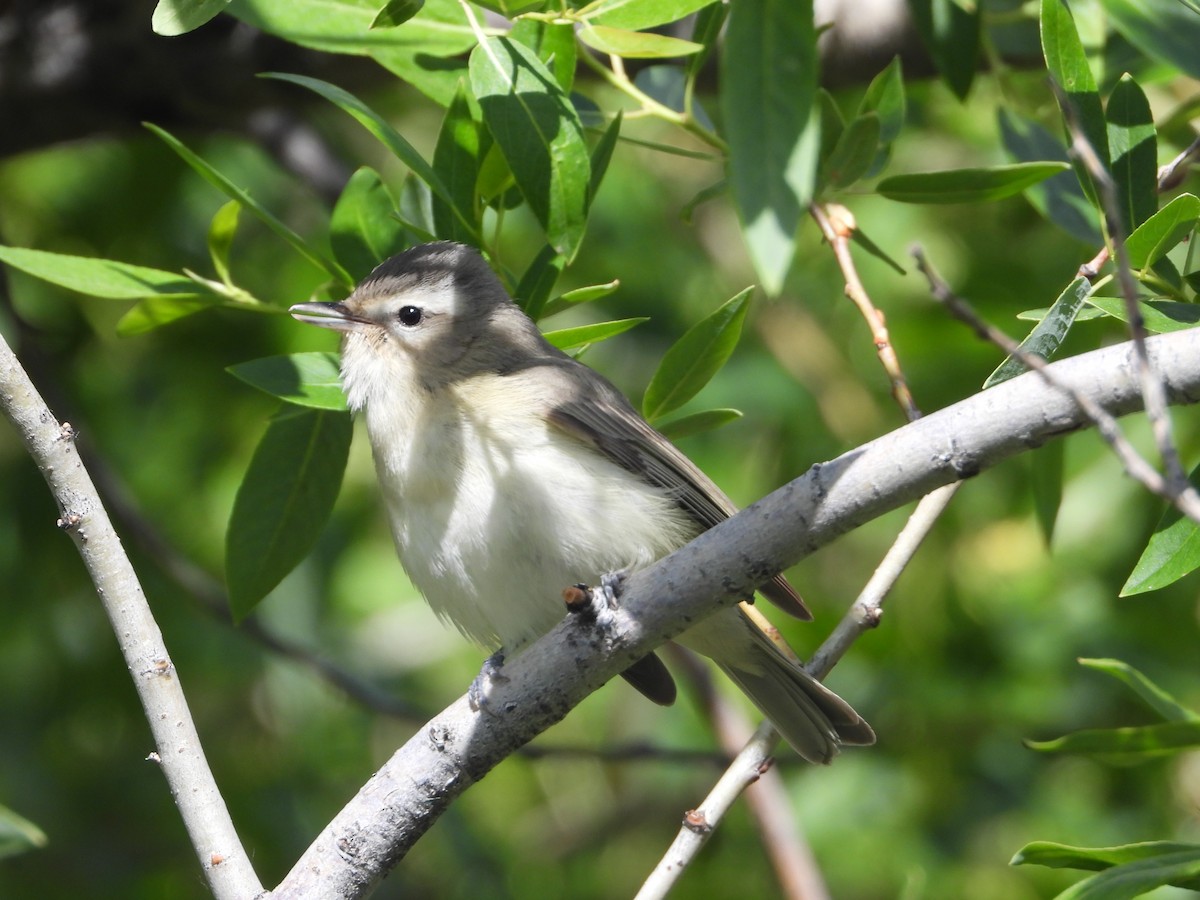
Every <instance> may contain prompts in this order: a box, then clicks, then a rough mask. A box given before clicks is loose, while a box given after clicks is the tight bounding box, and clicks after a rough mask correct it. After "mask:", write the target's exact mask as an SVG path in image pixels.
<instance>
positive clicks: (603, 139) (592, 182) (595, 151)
mask: <svg viewBox="0 0 1200 900" xmlns="http://www.w3.org/2000/svg"><path fill="white" fill-rule="evenodd" d="M622 121H623V117H622V114H621V111H620V110H618V111H617V115H616V118H614V119H613V120H612V122H611V123H610V124H609V126H608V127H607V128H605V129H604V133H603V134H601V135H600V140H599V141H597V142H596V146H595V147H593V148H592V159H591V167H592V174H591V176H590V177H589V178H588V205H589V206H590V205H591V203H592V201H593V200H595V199H596V192H597V191H599V190H600V183H601V182H602V181H603V180H604V174H605V173H606V172H607V171H608V164H609V162H610V161H611V160H612V155H613V151H614V150H615V149H616V147H617V138H619V137H620V136H621V123H622Z"/></svg>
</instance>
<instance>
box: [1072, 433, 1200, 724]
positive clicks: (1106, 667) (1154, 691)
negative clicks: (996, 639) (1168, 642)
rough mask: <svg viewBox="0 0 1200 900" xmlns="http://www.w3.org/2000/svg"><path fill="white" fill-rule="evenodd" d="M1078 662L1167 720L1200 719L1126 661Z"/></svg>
mask: <svg viewBox="0 0 1200 900" xmlns="http://www.w3.org/2000/svg"><path fill="white" fill-rule="evenodd" d="M1059 443H1062V442H1061V441H1059ZM1079 664H1080V665H1081V666H1083V667H1085V668H1088V669H1092V670H1093V671H1096V672H1103V673H1104V674H1106V675H1111V676H1112V677H1113V678H1115V679H1117V680H1118V681H1120V682H1121V683H1122V684H1124V685H1125V686H1126V687H1128V688H1129V689H1130V690H1131V691H1133V692H1134V693H1135V694H1137V696H1138V698H1139V699H1141V701H1142V702H1143V703H1145V704H1146V705H1147V706H1149V707H1150V708H1151V709H1152V710H1154V711H1155V712H1156V713H1158V714H1159V715H1160V716H1162V717H1163V718H1164V719H1166V720H1167V721H1168V722H1195V721H1200V715H1198V714H1197V713H1195V712H1193V711H1192V710H1190V709H1188V708H1187V707H1186V706H1184V705H1183V704H1181V703H1180V702H1179V701H1178V700H1176V699H1175V698H1174V697H1172V696H1171V695H1170V694H1168V693H1167V692H1166V691H1164V690H1163V689H1162V688H1160V687H1159V686H1158V685H1157V684H1155V683H1154V682H1153V681H1151V680H1150V679H1149V678H1147V677H1146V676H1145V675H1143V674H1142V673H1141V672H1139V671H1138V670H1137V669H1135V668H1134V667H1133V666H1131V665H1129V663H1127V662H1124V661H1122V660H1119V659H1081V660H1079Z"/></svg>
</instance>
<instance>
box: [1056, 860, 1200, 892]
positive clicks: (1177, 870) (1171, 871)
mask: <svg viewBox="0 0 1200 900" xmlns="http://www.w3.org/2000/svg"><path fill="white" fill-rule="evenodd" d="M1168 884H1173V885H1177V886H1179V887H1185V888H1190V889H1192V890H1196V889H1197V888H1198V887H1200V848H1195V847H1193V848H1192V849H1190V850H1187V851H1183V852H1178V853H1167V854H1163V855H1162V856H1155V857H1152V858H1150V859H1141V860H1138V861H1136V862H1131V863H1126V864H1125V865H1123V866H1117V867H1114V868H1112V869H1106V870H1105V871H1103V872H1101V873H1100V874H1099V875H1093V876H1092V877H1091V878H1086V879H1084V880H1083V881H1081V882H1079V883H1078V884H1076V885H1073V886H1072V887H1069V888H1067V889H1066V890H1065V891H1063V892H1062V893H1061V894H1059V895H1058V897H1057V898H1056V900H1128V898H1130V897H1137V896H1140V895H1141V894H1145V893H1148V892H1149V891H1152V890H1154V889H1155V888H1158V887H1162V886H1164V885H1168Z"/></svg>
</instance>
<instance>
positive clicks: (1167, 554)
mask: <svg viewBox="0 0 1200 900" xmlns="http://www.w3.org/2000/svg"><path fill="white" fill-rule="evenodd" d="M1189 478H1190V479H1191V482H1192V483H1193V484H1195V483H1196V481H1197V479H1198V478H1200V466H1198V467H1196V468H1195V469H1193V470H1192V472H1191V474H1190V475H1189ZM1197 567H1200V526H1197V525H1196V523H1195V522H1193V521H1192V520H1191V519H1189V518H1188V517H1187V516H1185V515H1183V513H1181V512H1180V511H1179V509H1178V508H1177V507H1175V506H1173V505H1171V506H1168V507H1167V509H1166V512H1164V513H1163V514H1162V518H1160V519H1159V520H1158V524H1157V525H1155V526H1154V534H1152V535H1151V536H1150V540H1149V542H1147V544H1146V549H1145V550H1143V551H1142V555H1141V557H1140V558H1139V559H1138V561H1137V563H1136V564H1135V565H1134V567H1133V571H1132V572H1131V573H1130V574H1129V578H1128V579H1127V580H1126V581H1125V586H1124V587H1122V588H1121V596H1122V597H1128V596H1131V595H1133V594H1144V593H1146V592H1147V591H1156V590H1158V589H1159V588H1163V587H1166V586H1167V585H1168V584H1173V583H1175V582H1176V581H1178V580H1179V579H1180V578H1183V577H1184V576H1185V575H1190V574H1191V573H1192V572H1194V571H1195V570H1196V568H1197Z"/></svg>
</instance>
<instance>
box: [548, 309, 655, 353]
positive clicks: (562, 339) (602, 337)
mask: <svg viewBox="0 0 1200 900" xmlns="http://www.w3.org/2000/svg"><path fill="white" fill-rule="evenodd" d="M649 321H650V318H649V317H648V316H638V317H635V318H632V319H616V320H614V321H612V322H597V323H596V324H595V325H580V326H578V327H576V328H561V329H559V330H558V331H547V332H546V333H545V335H544V337H545V338H546V340H548V341H549V342H550V343H551V344H553V345H554V346H555V347H557V348H558V349H559V350H569V349H571V348H573V347H583V346H586V345H587V344H597V343H599V342H600V341H606V340H608V339H609V338H611V337H616V336H617V335H618V334H622V333H624V332H626V331H628V330H629V329H630V328H634V327H636V326H638V325H641V324H642V323H643V322H649Z"/></svg>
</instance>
